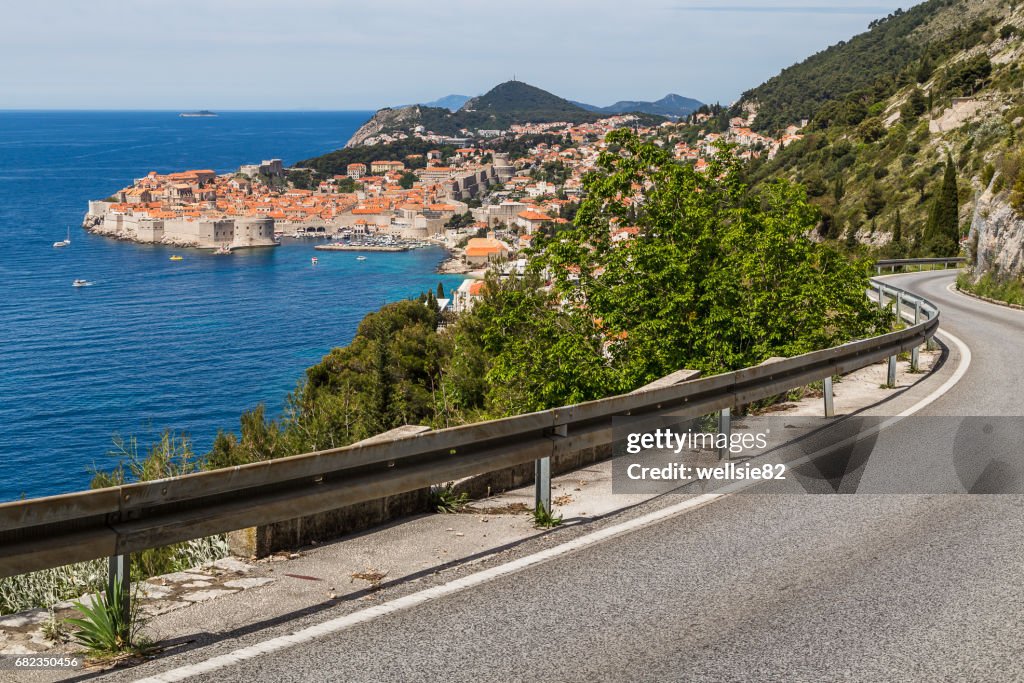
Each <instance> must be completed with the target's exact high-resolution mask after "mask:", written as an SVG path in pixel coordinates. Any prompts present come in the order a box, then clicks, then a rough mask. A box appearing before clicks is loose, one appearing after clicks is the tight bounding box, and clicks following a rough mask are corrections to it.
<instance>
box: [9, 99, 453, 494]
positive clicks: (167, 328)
mask: <svg viewBox="0 0 1024 683" xmlns="http://www.w3.org/2000/svg"><path fill="white" fill-rule="evenodd" d="M369 116H370V112H313V113H299V112H287V113H282V112H223V113H221V114H220V116H219V117H217V118H180V117H179V116H178V115H177V112H2V111H0V363H2V366H0V501H8V500H15V499H18V498H20V497H23V496H24V497H30V498H31V497H36V496H44V495H52V494H57V493H65V492H69V491H74V490H79V489H82V488H85V487H87V486H88V484H89V480H90V476H91V475H90V469H91V468H92V467H101V468H107V467H110V466H112V465H114V464H115V462H116V461H115V460H114V459H113V457H112V456H111V455H110V454H109V453H110V450H111V445H112V437H113V435H114V434H120V435H123V436H136V437H138V441H139V444H140V450H142V449H144V447H145V446H146V445H147V444H149V443H151V442H153V441H155V440H156V439H157V438H158V437H159V435H160V433H161V432H162V431H163V430H164V429H172V430H176V431H181V432H187V433H188V434H189V435H191V437H192V438H193V440H194V442H195V445H196V449H197V451H198V452H202V451H204V450H205V449H207V448H208V447H209V445H210V443H211V442H212V440H213V437H214V436H215V435H216V433H217V430H218V429H228V430H237V425H238V416H239V415H240V413H241V412H242V411H244V410H247V409H249V408H252V407H253V406H255V405H257V404H259V403H261V402H263V403H265V404H266V406H267V410H268V413H269V414H271V415H274V414H277V412H278V411H279V410H280V408H281V406H282V403H283V398H284V396H285V394H286V393H287V392H288V391H290V390H292V389H293V388H294V387H295V384H296V382H297V381H298V380H299V379H300V378H301V376H302V373H303V370H304V369H305V368H306V367H308V366H309V365H312V364H314V363H316V362H317V361H318V360H319V359H320V358H321V357H322V356H323V355H324V354H325V353H327V352H328V351H329V350H330V349H331V348H332V347H335V346H339V345H344V344H347V343H348V342H349V341H350V340H351V338H352V336H353V334H354V332H355V329H356V326H357V325H358V323H359V321H360V320H361V319H362V317H363V316H364V315H365V314H366V313H368V312H370V311H372V310H375V309H377V308H379V307H380V306H381V305H382V304H384V303H386V302H389V301H396V300H399V299H402V298H407V297H412V296H416V295H417V294H419V293H420V292H422V291H425V290H427V289H433V288H435V287H436V286H437V283H438V282H443V283H444V285H445V288H446V289H449V288H450V287H452V286H457V284H458V282H459V278H458V277H453V276H442V275H438V274H436V273H435V272H434V270H435V268H436V267H437V265H438V263H439V262H440V261H441V260H442V259H443V258H444V253H443V251H441V250H440V249H420V250H415V251H410V252H405V253H394V254H392V253H380V254H369V255H368V258H367V260H365V261H356V254H353V253H344V252H338V253H330V252H314V250H313V243H312V242H295V241H289V240H286V241H285V244H283V245H282V246H281V247H278V248H275V249H262V250H252V251H248V252H244V251H243V252H238V253H236V254H234V255H232V256H215V255H212V254H209V253H206V252H200V251H196V250H187V249H185V250H182V249H172V248H170V247H160V246H146V245H137V244H131V243H127V242H119V241H115V240H112V239H109V238H104V237H98V236H93V235H90V234H88V233H86V232H85V231H83V230H82V229H81V222H82V217H83V215H84V214H85V211H86V208H87V204H86V203H87V201H88V200H89V199H101V198H104V197H107V196H109V195H110V194H111V193H113V192H114V191H115V190H117V189H119V188H121V187H124V186H125V185H128V184H130V183H131V182H132V180H133V179H134V178H138V177H142V176H144V175H145V174H146V173H148V172H149V171H158V172H160V173H164V172H170V171H175V170H183V169H188V168H212V169H215V170H217V171H218V172H226V171H230V170H234V169H236V168H237V167H238V166H239V165H240V164H243V163H253V162H258V161H261V160H263V159H270V158H281V159H283V160H284V161H285V163H286V164H291V163H294V162H296V161H299V160H301V159H305V158H308V157H311V156H315V155H317V154H322V153H324V152H328V151H331V150H333V149H337V148H338V147H341V146H342V145H343V144H344V143H345V141H346V140H347V139H348V138H349V136H350V135H351V134H352V133H353V132H354V131H355V130H356V128H358V127H359V125H361V124H362V123H363V122H364V121H365V120H366V119H367V118H368V117H369ZM68 227H70V230H71V245H70V246H69V247H67V248H65V249H54V248H53V247H52V244H53V242H55V241H57V240H61V239H64V237H65V230H66V229H67V228H68ZM175 253H179V254H181V255H182V256H184V260H182V261H170V260H169V257H170V256H171V255H172V254H175ZM314 255H316V256H317V257H318V260H319V263H318V264H317V265H316V266H313V265H312V263H311V260H310V259H311V257H312V256H314ZM76 278H83V279H86V280H90V281H92V282H94V283H95V284H94V285H93V286H91V287H83V288H73V287H72V286H71V283H72V281H73V280H75V279H76Z"/></svg>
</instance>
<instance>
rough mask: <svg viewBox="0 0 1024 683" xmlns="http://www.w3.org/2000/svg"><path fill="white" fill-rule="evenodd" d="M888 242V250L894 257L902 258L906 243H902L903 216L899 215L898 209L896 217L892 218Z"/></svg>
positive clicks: (904, 253)
mask: <svg viewBox="0 0 1024 683" xmlns="http://www.w3.org/2000/svg"><path fill="white" fill-rule="evenodd" d="M890 244H891V247H890V249H889V251H890V253H891V254H892V256H893V257H894V258H902V257H903V256H905V255H906V245H905V244H904V243H903V218H902V217H901V216H900V210H899V209H896V217H895V218H894V219H893V223H892V241H891V242H890Z"/></svg>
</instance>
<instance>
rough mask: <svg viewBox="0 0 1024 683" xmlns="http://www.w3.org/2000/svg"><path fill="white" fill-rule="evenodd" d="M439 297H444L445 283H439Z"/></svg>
mask: <svg viewBox="0 0 1024 683" xmlns="http://www.w3.org/2000/svg"><path fill="white" fill-rule="evenodd" d="M437 298H438V299H443V298H444V283H441V282H438V283H437Z"/></svg>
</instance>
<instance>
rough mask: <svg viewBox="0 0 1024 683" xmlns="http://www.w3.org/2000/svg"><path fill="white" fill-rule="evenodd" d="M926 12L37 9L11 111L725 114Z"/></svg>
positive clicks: (346, 1) (2, 47) (234, 0)
mask: <svg viewBox="0 0 1024 683" xmlns="http://www.w3.org/2000/svg"><path fill="white" fill-rule="evenodd" d="M916 1H917V0H903V1H902V2H900V1H897V0H849V1H842V2H829V1H828V0H781V1H776V0H724V2H716V1H715V0H629V2H623V1H622V0H514V1H513V2H508V3H503V2H493V1H486V0H483V1H482V0H447V1H446V2H436V1H433V2H424V1H423V0H370V1H369V2H367V1H366V0H358V1H353V0H171V1H166V0H163V1H159V2H158V1H156V0H90V1H89V2H81V1H79V0H74V1H69V0H35V1H33V2H11V3H8V4H7V7H6V8H5V9H4V11H3V13H2V16H3V23H4V37H3V40H2V41H0V109H25V108H74V109H123V108H135V109H198V108H205V109H376V108H378V107H381V106H386V105H393V104H403V103H408V102H416V101H426V100H431V99H435V98H437V97H440V96H442V95H447V94H449V93H461V94H466V95H475V94H479V93H481V92H484V91H486V90H488V89H489V88H491V87H492V86H494V85H496V84H497V83H500V82H502V81H506V80H508V79H510V78H511V77H512V76H513V75H515V76H516V78H518V79H519V80H521V81H526V82H528V83H531V84H533V85H537V86H539V87H542V88H545V89H547V90H550V91H552V92H554V93H556V94H558V95H561V96H563V97H567V98H569V99H574V100H580V101H586V102H590V103H593V104H597V105H607V104H610V103H612V102H614V101H615V100H620V99H635V100H648V99H657V98H659V97H661V96H663V95H665V94H666V93H668V92H676V93H679V94H681V95H686V96H689V97H695V98H697V99H699V100H702V101H705V102H714V101H721V102H723V103H724V102H729V101H732V100H734V99H735V98H736V97H737V96H738V95H739V94H740V93H741V92H742V91H743V90H746V89H747V88H750V87H752V86H755V85H757V84H758V83H760V82H762V81H764V80H765V79H766V78H768V77H770V76H772V75H774V74H775V73H777V72H778V71H779V70H780V69H781V68H783V67H785V66H788V65H789V64H792V63H793V62H796V61H799V60H801V59H803V58H804V57H807V56H809V55H810V54H812V53H814V52H817V51H819V50H821V49H823V48H825V47H827V46H829V45H831V44H833V43H835V42H838V41H839V40H844V39H847V38H849V37H850V36H852V35H854V34H856V33H859V32H861V31H863V30H865V29H866V28H867V25H868V22H870V21H871V20H872V19H874V18H876V17H880V16H884V15H886V14H888V13H889V12H891V11H893V10H894V9H896V8H898V7H904V8H905V7H908V6H910V5H913V4H915V3H916Z"/></svg>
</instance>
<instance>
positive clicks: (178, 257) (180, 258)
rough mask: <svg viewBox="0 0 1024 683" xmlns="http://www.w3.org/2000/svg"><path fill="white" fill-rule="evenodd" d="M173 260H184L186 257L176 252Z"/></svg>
mask: <svg viewBox="0 0 1024 683" xmlns="http://www.w3.org/2000/svg"><path fill="white" fill-rule="evenodd" d="M171 260H172V261H184V260H185V257H184V256H178V255H177V254H175V255H174V256H172V257H171Z"/></svg>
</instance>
